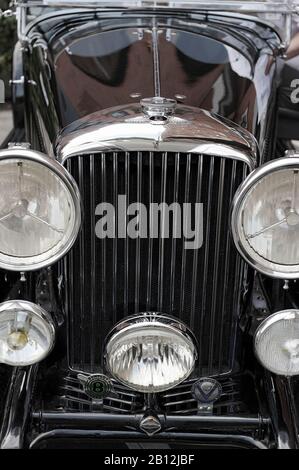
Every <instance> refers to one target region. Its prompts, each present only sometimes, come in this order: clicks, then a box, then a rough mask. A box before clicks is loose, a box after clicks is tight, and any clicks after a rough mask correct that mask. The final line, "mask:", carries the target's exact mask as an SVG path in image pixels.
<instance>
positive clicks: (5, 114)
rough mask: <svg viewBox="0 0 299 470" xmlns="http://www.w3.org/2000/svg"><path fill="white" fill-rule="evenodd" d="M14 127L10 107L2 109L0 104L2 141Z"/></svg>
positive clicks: (0, 139) (0, 138) (0, 133)
mask: <svg viewBox="0 0 299 470" xmlns="http://www.w3.org/2000/svg"><path fill="white" fill-rule="evenodd" d="M11 129H12V112H11V111H10V110H9V109H3V108H2V109H1V104H0V143H1V142H3V140H4V139H5V137H6V136H7V135H8V133H9V132H10V131H11Z"/></svg>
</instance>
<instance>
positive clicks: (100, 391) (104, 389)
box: [83, 374, 111, 400]
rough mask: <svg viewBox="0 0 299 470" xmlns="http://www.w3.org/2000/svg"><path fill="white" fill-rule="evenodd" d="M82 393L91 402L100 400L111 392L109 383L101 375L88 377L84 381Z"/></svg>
mask: <svg viewBox="0 0 299 470" xmlns="http://www.w3.org/2000/svg"><path fill="white" fill-rule="evenodd" d="M83 387H84V391H85V393H86V395H88V396H89V397H90V398H92V399H93V400H101V399H102V398H104V397H105V396H106V395H107V394H108V393H109V392H110V390H111V382H110V380H109V379H108V377H106V376H105V375H103V374H94V375H90V376H89V377H87V378H86V379H85V380H84V383H83Z"/></svg>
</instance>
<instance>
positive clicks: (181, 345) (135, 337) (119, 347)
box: [106, 312, 197, 393]
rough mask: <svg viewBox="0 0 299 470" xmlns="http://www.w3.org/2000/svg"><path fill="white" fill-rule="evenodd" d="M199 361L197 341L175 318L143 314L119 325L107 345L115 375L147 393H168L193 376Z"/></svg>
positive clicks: (130, 385) (109, 360) (107, 355)
mask: <svg viewBox="0 0 299 470" xmlns="http://www.w3.org/2000/svg"><path fill="white" fill-rule="evenodd" d="M196 358H197V348H196V346H195V339H194V338H193V336H192V333H191V332H190V331H189V330H188V328H187V327H186V326H185V325H184V324H183V323H181V322H180V321H178V320H177V319H175V318H172V317H169V316H166V315H163V314H158V313H152V312H150V313H142V314H138V315H134V316H133V317H129V318H128V319H126V320H125V321H123V322H121V323H119V324H117V325H116V326H115V327H114V328H113V330H112V331H111V333H110V335H109V336H108V339H107V342H106V365H107V368H108V370H109V371H110V373H111V375H112V376H113V377H114V378H115V379H116V380H118V381H119V382H121V383H123V384H124V385H126V386H128V387H130V388H132V389H133V390H136V391H140V392H144V393H155V392H161V391H164V390H168V389H170V388H172V387H174V386H176V385H178V384H179V383H181V382H182V381H183V380H185V379H186V378H187V377H189V375H190V374H191V372H192V370H193V368H194V365H195V361H196Z"/></svg>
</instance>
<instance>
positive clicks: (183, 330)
mask: <svg viewBox="0 0 299 470" xmlns="http://www.w3.org/2000/svg"><path fill="white" fill-rule="evenodd" d="M153 323H154V324H155V326H157V328H159V327H160V326H161V327H166V328H167V329H169V332H173V334H175V335H181V336H182V337H184V339H185V340H189V341H190V342H192V345H193V347H194V357H193V365H192V368H191V369H190V370H189V371H188V373H186V375H185V376H184V377H182V379H181V380H180V381H179V382H178V383H174V384H171V385H165V386H162V387H160V388H159V390H155V391H150V390H146V389H145V388H146V387H138V386H135V385H134V384H131V383H129V382H127V381H125V380H122V379H121V378H120V377H119V376H118V375H117V374H115V373H114V371H113V370H112V369H111V367H110V364H109V359H108V352H107V347H108V346H109V344H110V341H111V340H112V339H114V338H116V339H117V337H118V335H120V334H122V333H124V332H125V333H129V332H130V331H134V330H135V329H136V330H138V328H142V327H145V328H150V327H152V325H153ZM136 332H137V331H136ZM104 344H105V346H104V351H105V352H104V360H105V367H106V370H107V372H108V373H109V374H110V375H111V376H112V377H113V379H114V380H116V381H117V382H118V383H120V384H122V385H124V386H126V387H128V388H130V389H131V390H134V391H137V392H140V393H160V392H164V391H166V390H170V389H172V388H173V387H175V386H177V385H179V384H180V383H182V382H184V381H185V380H186V379H187V378H188V377H190V376H191V375H192V373H193V371H194V368H195V365H196V361H197V359H198V343H197V340H196V338H195V336H194V334H193V332H192V331H191V330H190V329H189V327H188V326H187V325H185V324H184V323H183V322H181V321H180V320H178V319H177V318H175V317H172V316H170V315H167V314H164V313H160V312H141V313H138V314H135V315H130V316H129V317H127V318H126V319H124V320H121V321H120V322H118V323H117V324H116V325H114V327H113V328H112V330H111V331H110V332H109V334H108V335H107V337H106V339H105V343H104Z"/></svg>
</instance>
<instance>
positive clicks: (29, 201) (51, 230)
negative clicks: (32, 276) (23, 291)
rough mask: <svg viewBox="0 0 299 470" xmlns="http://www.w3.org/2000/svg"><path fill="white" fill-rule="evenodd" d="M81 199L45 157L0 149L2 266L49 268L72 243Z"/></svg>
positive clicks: (70, 181) (62, 172)
mask: <svg viewBox="0 0 299 470" xmlns="http://www.w3.org/2000/svg"><path fill="white" fill-rule="evenodd" d="M80 223H81V212H80V196H79V191H78V188H77V185H76V183H75V182H74V180H73V179H72V177H71V176H70V175H69V174H68V172H67V170H66V169H65V168H64V167H63V166H62V165H60V164H59V163H57V162H56V161H55V160H52V159H50V158H49V157H46V156H45V155H43V154H41V153H39V152H35V151H31V150H27V149H23V148H21V147H14V148H11V149H8V150H3V151H0V267H1V268H4V269H9V270H12V271H28V270H33V269H39V268H42V267H44V266H48V265H50V264H52V263H54V262H55V261H57V260H58V259H59V258H61V257H62V256H63V255H64V254H65V253H66V252H67V251H68V250H69V249H70V248H71V246H72V244H73V243H74V241H75V239H76V237H77V234H78V230H79V227H80Z"/></svg>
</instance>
